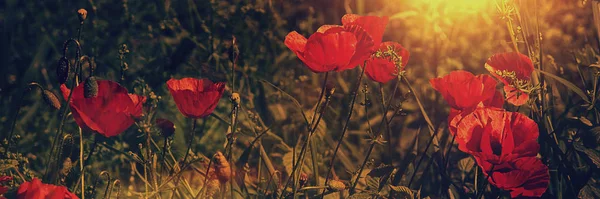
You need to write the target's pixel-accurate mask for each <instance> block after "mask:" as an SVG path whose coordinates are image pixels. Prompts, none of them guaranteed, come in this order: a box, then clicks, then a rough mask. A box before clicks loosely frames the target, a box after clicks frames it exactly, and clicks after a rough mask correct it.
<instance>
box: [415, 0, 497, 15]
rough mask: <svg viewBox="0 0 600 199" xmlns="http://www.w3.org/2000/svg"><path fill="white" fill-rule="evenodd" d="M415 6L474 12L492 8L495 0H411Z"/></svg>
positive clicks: (486, 10) (467, 12)
mask: <svg viewBox="0 0 600 199" xmlns="http://www.w3.org/2000/svg"><path fill="white" fill-rule="evenodd" d="M410 2H412V3H414V4H415V5H416V6H428V7H435V8H441V9H444V11H445V12H447V13H465V14H474V13H481V12H490V11H494V10H493V8H494V7H493V5H495V4H494V3H495V0H412V1H410Z"/></svg>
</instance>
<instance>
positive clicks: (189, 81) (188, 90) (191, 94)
mask: <svg viewBox="0 0 600 199" xmlns="http://www.w3.org/2000/svg"><path fill="white" fill-rule="evenodd" d="M167 87H168V88H169V92H170V93H171V95H172V96H173V99H175V104H177V108H178V109H179V112H181V113H182V114H183V115H185V116H186V117H190V118H203V117H206V116H208V115H210V114H211V113H212V112H213V110H215V108H216V107H217V104H218V103H219V99H221V95H223V91H224V90H225V83H224V82H216V83H213V82H212V81H210V80H208V79H196V78H183V79H180V80H177V79H170V80H169V81H167Z"/></svg>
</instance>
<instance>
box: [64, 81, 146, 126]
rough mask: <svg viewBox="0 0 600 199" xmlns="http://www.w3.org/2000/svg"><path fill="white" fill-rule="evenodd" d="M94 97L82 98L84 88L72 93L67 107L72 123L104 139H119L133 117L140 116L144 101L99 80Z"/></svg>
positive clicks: (121, 88)
mask: <svg viewBox="0 0 600 199" xmlns="http://www.w3.org/2000/svg"><path fill="white" fill-rule="evenodd" d="M97 83H98V94H97V96H96V97H91V98H86V97H85V96H84V94H83V93H84V85H83V84H81V85H79V86H77V87H75V88H74V89H73V91H72V92H73V94H72V97H71V101H70V102H69V106H70V107H71V110H72V112H73V118H75V122H76V123H77V124H78V125H79V126H80V127H81V128H83V129H86V130H88V131H93V132H96V133H99V134H101V135H103V136H105V137H112V136H116V135H119V134H120V133H122V132H123V131H125V130H126V129H127V128H129V126H131V125H132V124H133V123H134V122H135V121H134V119H133V117H136V118H137V117H140V116H141V115H142V104H143V103H144V102H145V101H146V97H143V96H138V95H134V94H128V93H127V89H126V88H124V87H122V86H121V85H119V84H118V83H116V82H113V81H108V80H98V81H97ZM60 89H61V91H62V93H63V97H64V98H65V99H67V97H68V96H69V93H70V92H71V91H70V90H69V89H68V88H67V86H66V85H64V84H63V85H61V87H60Z"/></svg>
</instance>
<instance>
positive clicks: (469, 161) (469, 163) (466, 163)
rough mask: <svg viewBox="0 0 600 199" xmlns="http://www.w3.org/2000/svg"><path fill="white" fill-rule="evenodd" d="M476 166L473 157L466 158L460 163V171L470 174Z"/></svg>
mask: <svg viewBox="0 0 600 199" xmlns="http://www.w3.org/2000/svg"><path fill="white" fill-rule="evenodd" d="M474 165H475V161H473V158H471V157H466V158H463V159H462V160H460V161H458V169H460V170H461V171H462V172H465V173H469V172H470V171H471V169H473V166H474Z"/></svg>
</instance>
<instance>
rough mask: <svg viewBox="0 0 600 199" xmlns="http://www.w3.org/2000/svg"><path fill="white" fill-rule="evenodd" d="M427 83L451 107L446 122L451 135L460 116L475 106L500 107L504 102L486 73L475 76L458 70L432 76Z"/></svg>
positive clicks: (466, 113)
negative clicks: (435, 76) (442, 75)
mask: <svg viewBox="0 0 600 199" xmlns="http://www.w3.org/2000/svg"><path fill="white" fill-rule="evenodd" d="M429 83H430V84H431V86H432V87H433V88H434V89H435V90H437V91H438V92H440V93H441V94H442V96H443V97H444V99H445V100H446V102H447V103H448V104H449V105H450V107H451V108H450V114H449V115H448V124H449V130H450V133H452V134H453V135H454V134H455V133H456V127H457V125H458V123H459V122H460V121H461V120H462V118H463V117H464V116H466V115H468V114H469V113H471V112H472V111H473V110H475V109H476V108H477V107H498V108H501V107H502V105H503V104H504V99H503V97H502V94H500V92H498V91H497V90H496V84H497V83H496V81H495V80H494V79H493V78H492V77H490V76H488V75H477V76H475V75H473V74H472V73H470V72H467V71H463V70H458V71H453V72H451V73H450V74H448V75H446V76H444V77H440V78H433V79H431V80H429Z"/></svg>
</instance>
